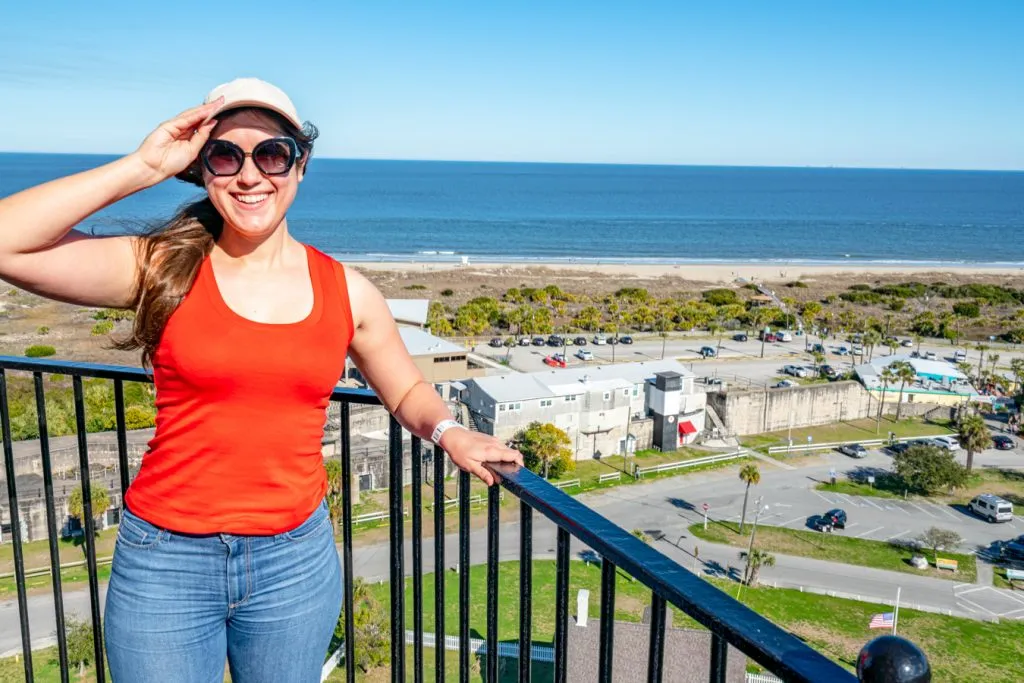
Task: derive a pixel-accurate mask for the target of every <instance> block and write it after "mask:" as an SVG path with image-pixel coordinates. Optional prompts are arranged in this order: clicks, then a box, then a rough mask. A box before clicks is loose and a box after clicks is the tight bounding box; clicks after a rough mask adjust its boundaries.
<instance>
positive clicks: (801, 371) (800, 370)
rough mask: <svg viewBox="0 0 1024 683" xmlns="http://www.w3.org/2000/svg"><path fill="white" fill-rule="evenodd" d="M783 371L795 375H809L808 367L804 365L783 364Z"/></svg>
mask: <svg viewBox="0 0 1024 683" xmlns="http://www.w3.org/2000/svg"><path fill="white" fill-rule="evenodd" d="M782 372H783V373H784V374H787V375H792V376H793V377H807V375H808V372H807V368H805V367H803V366H802V365H783V366H782Z"/></svg>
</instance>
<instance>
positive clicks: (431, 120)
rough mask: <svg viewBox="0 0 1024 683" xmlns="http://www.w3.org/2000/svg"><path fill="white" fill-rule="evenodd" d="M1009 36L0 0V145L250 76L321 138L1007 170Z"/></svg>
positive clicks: (430, 147) (601, 12) (935, 9)
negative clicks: (284, 95)
mask: <svg viewBox="0 0 1024 683" xmlns="http://www.w3.org/2000/svg"><path fill="white" fill-rule="evenodd" d="M11 5H13V7H12V6H11ZM1021 35H1024V2H1018V1H1016V0H1010V1H1007V2H984V1H978V2H941V1H938V0H933V1H928V2H924V1H921V2H914V1H910V0H908V1H906V2H891V1H888V2H870V1H861V2H843V3H840V2H821V1H814V2H783V1H780V2H760V1H757V0H751V1H750V2H728V1H723V2H684V1H683V0H675V1H674V2H600V1H597V0H590V1H588V2H568V1H567V2H550V1H548V2H532V1H528V0H521V1H519V2H493V3H492V2H480V1H479V0H477V1H475V2H442V1H440V0H436V1H431V2H388V1H386V0H372V1H371V0H366V1H365V2H358V3H356V2H323V3H303V2H299V1H294V2H289V3H270V2H263V1H262V0H251V1H249V2H245V3H230V2H209V1H207V2H187V1H186V2H176V3H172V4H168V3H159V4H158V3H140V2H116V1H109V2H108V1H103V0H98V1H97V2H92V3H77V2H66V1H63V0H62V1H59V2H58V1H56V0H34V1H33V2H19V3H4V4H3V5H0V102H2V103H3V106H2V107H0V131H4V133H5V134H4V135H3V137H2V138H0V150H5V151H48V152H109V153H122V152H127V151H130V150H131V149H133V148H134V147H135V146H137V144H138V142H139V141H140V140H141V139H142V138H143V137H144V136H145V135H146V134H147V133H148V132H149V130H151V129H152V128H153V127H154V126H155V125H156V124H157V123H159V122H160V121H161V120H162V119H164V118H167V117H169V116H170V115H172V114H174V113H176V112H178V111H180V110H181V109H184V108H186V107H188V106H190V105H192V104H194V103H198V102H199V101H200V100H201V99H202V97H203V96H204V95H205V93H206V92H207V91H208V90H209V89H210V88H212V87H213V86H215V85H217V84H218V83H221V82H224V81H227V80H230V79H232V78H234V77H237V76H245V75H255V76H259V77H261V78H264V79H267V80H269V81H272V82H274V83H276V84H278V85H280V86H281V87H282V88H284V89H285V90H286V91H287V92H288V93H289V94H290V95H291V96H292V99H293V100H295V102H296V105H297V106H298V108H299V111H300V113H301V114H302V115H303V116H304V117H305V118H308V119H310V120H312V121H313V122H315V123H316V124H317V125H318V126H319V127H320V129H321V131H322V136H321V140H320V143H319V146H318V151H317V153H318V155H320V156H330V157H349V158H391V159H474V160H510V161H573V162H611V163H667V164H726V165H770V166H775V165H782V166H794V165H797V166H799V165H813V166H830V165H831V166H868V167H909V168H971V169H974V168H977V169H1024V77H1022V74H1024V40H1022V39H1021Z"/></svg>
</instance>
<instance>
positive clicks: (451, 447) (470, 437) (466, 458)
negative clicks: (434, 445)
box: [440, 429, 523, 486]
mask: <svg viewBox="0 0 1024 683" xmlns="http://www.w3.org/2000/svg"><path fill="white" fill-rule="evenodd" d="M440 445H441V448H443V449H444V450H445V451H447V453H448V457H450V458H451V459H452V462H454V463H455V464H456V465H457V466H458V467H459V469H462V470H465V471H466V472H469V473H470V474H472V475H475V476H476V477H477V478H478V479H480V481H482V482H483V483H485V484H487V485H488V486H491V485H492V484H494V483H495V482H496V481H497V479H496V478H495V476H494V474H493V473H492V472H491V471H490V470H488V469H487V468H486V467H484V463H495V462H508V463H514V464H517V465H519V466H520V467H522V465H523V454H522V453H520V452H519V451H517V450H515V449H514V448H509V447H508V446H506V445H505V444H504V443H502V442H501V441H499V440H498V439H496V438H494V437H493V436H489V435H487V434H481V433H480V432H474V431H470V430H468V429H449V430H448V431H447V432H445V434H444V436H442V437H441V444H440Z"/></svg>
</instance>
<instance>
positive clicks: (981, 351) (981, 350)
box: [974, 344, 988, 378]
mask: <svg viewBox="0 0 1024 683" xmlns="http://www.w3.org/2000/svg"><path fill="white" fill-rule="evenodd" d="M974 348H975V349H976V350H977V351H978V377H979V378H980V377H981V373H982V368H984V367H985V352H986V351H988V347H987V346H986V345H984V344H978V345H977V346H975V347H974Z"/></svg>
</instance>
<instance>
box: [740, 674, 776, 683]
mask: <svg viewBox="0 0 1024 683" xmlns="http://www.w3.org/2000/svg"><path fill="white" fill-rule="evenodd" d="M746 683H782V679H781V678H777V677H775V676H772V675H771V674H751V673H748V674H747V678H746Z"/></svg>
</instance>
